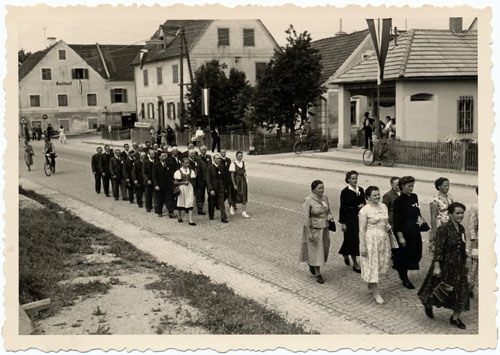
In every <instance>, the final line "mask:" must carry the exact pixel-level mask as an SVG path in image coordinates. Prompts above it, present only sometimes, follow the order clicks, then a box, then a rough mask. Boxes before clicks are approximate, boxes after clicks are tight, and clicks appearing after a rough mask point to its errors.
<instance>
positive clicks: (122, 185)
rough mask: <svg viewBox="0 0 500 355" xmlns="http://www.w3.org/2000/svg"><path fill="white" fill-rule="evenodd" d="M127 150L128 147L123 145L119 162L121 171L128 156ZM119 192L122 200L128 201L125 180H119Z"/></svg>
mask: <svg viewBox="0 0 500 355" xmlns="http://www.w3.org/2000/svg"><path fill="white" fill-rule="evenodd" d="M129 149H130V147H129V145H128V144H127V143H125V144H124V145H123V151H122V152H121V154H120V162H121V164H122V169H123V164H124V163H125V161H126V160H127V159H128V155H129V153H130V152H129ZM120 191H121V194H122V200H123V201H128V192H127V183H126V182H125V179H121V181H120Z"/></svg>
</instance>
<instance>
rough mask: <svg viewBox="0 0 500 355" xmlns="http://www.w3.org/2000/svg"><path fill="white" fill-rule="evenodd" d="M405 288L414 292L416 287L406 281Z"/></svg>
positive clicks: (404, 282)
mask: <svg viewBox="0 0 500 355" xmlns="http://www.w3.org/2000/svg"><path fill="white" fill-rule="evenodd" d="M403 286H404V287H406V288H407V289H410V290H414V289H415V286H413V284H412V283H411V282H410V280H404V281H403Z"/></svg>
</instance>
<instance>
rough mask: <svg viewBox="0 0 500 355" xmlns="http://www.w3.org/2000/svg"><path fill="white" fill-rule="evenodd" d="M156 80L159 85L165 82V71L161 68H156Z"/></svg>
mask: <svg viewBox="0 0 500 355" xmlns="http://www.w3.org/2000/svg"><path fill="white" fill-rule="evenodd" d="M156 81H157V82H158V85H162V84H163V71H162V69H161V68H156Z"/></svg>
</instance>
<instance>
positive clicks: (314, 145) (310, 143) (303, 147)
mask: <svg viewBox="0 0 500 355" xmlns="http://www.w3.org/2000/svg"><path fill="white" fill-rule="evenodd" d="M318 143H319V144H318ZM307 150H314V151H316V152H327V151H328V139H326V138H325V140H324V141H323V142H319V140H316V139H314V138H313V137H309V138H308V137H307V136H306V135H304V134H302V133H301V134H300V136H299V140H298V141H296V142H295V143H294V145H293V151H294V153H295V154H300V153H302V152H305V151H307Z"/></svg>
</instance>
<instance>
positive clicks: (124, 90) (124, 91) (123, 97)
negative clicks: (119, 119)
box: [122, 89, 127, 102]
mask: <svg viewBox="0 0 500 355" xmlns="http://www.w3.org/2000/svg"><path fill="white" fill-rule="evenodd" d="M122 93H123V95H122V102H127V89H123V90H122Z"/></svg>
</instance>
